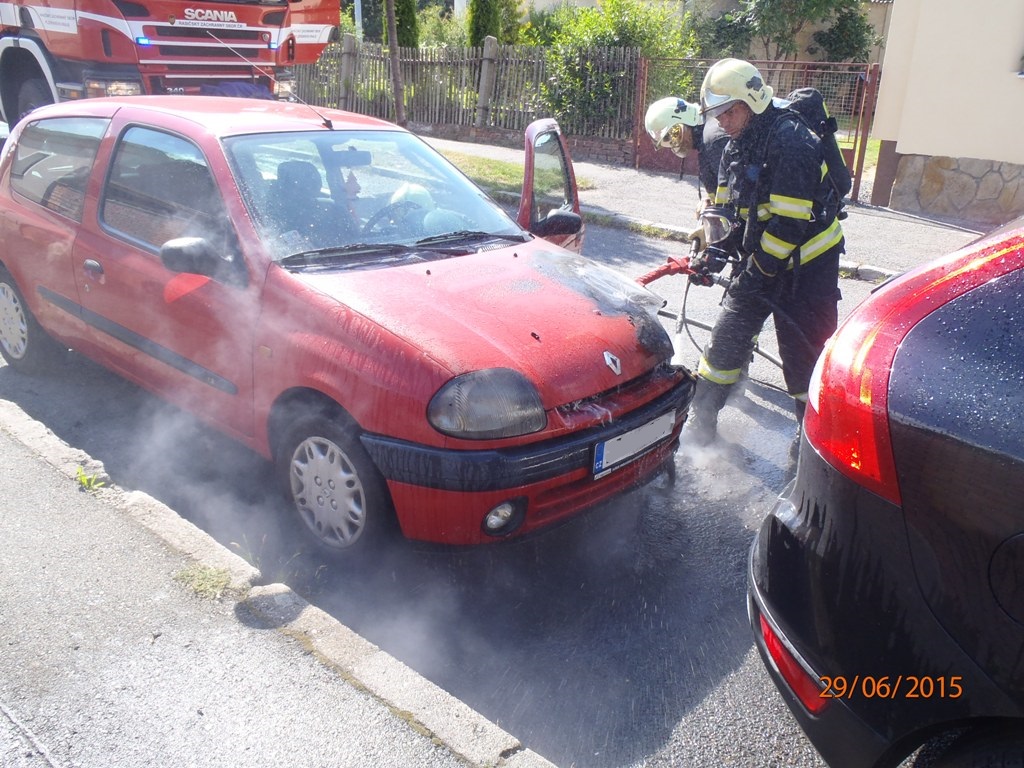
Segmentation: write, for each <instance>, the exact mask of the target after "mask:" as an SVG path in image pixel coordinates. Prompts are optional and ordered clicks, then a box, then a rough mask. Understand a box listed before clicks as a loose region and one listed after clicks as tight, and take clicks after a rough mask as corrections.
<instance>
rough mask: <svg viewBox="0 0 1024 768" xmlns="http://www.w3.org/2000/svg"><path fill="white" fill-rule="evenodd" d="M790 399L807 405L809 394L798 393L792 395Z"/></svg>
mask: <svg viewBox="0 0 1024 768" xmlns="http://www.w3.org/2000/svg"><path fill="white" fill-rule="evenodd" d="M790 397H792V398H793V399H794V400H796V401H797V402H798V403H806V402H807V393H806V392H797V393H796V394H795V395H790Z"/></svg>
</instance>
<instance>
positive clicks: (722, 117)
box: [687, 59, 845, 455]
mask: <svg viewBox="0 0 1024 768" xmlns="http://www.w3.org/2000/svg"><path fill="white" fill-rule="evenodd" d="M772 96H773V91H772V87H771V86H770V85H768V84H767V83H765V82H764V79H763V78H762V77H761V73H760V72H759V71H758V70H757V68H756V67H755V66H753V65H752V64H751V63H750V62H747V61H742V60H740V59H722V60H721V61H718V62H716V63H715V64H714V65H713V66H712V67H711V68H710V69H709V70H708V72H707V75H706V76H705V78H704V82H703V84H702V86H701V90H700V98H701V114H702V116H703V117H704V118H705V119H709V118H712V117H713V118H715V119H717V120H718V122H719V124H720V125H721V126H722V128H723V129H724V130H725V132H726V133H727V134H728V135H729V137H730V141H729V143H728V145H727V146H726V148H725V151H724V153H723V155H722V161H721V164H720V166H719V171H718V181H717V184H716V189H715V194H714V203H715V207H716V209H721V210H725V211H729V212H731V214H732V216H733V220H734V225H733V229H732V233H731V235H730V237H729V238H727V239H726V240H725V241H724V242H722V243H720V246H721V247H722V248H723V249H725V250H727V251H729V252H730V253H731V254H732V255H734V256H736V257H737V258H738V259H739V265H738V268H737V272H736V273H735V277H734V279H733V280H732V282H731V284H730V286H729V288H728V290H727V292H726V296H725V299H724V300H723V303H722V310H721V312H720V313H719V316H718V319H717V320H716V322H715V326H714V329H713V330H712V333H711V341H710V343H709V344H708V346H707V347H706V348H705V349H704V354H703V355H702V356H701V359H700V363H699V365H698V368H697V374H698V385H697V393H696V395H695V397H694V401H693V405H692V410H691V418H690V420H689V421H690V424H689V425H688V427H687V434H688V436H689V439H690V441H691V442H692V443H696V444H707V443H710V442H711V441H712V440H714V439H715V436H716V432H717V426H718V413H719V411H720V410H721V409H722V407H723V406H724V405H725V402H726V399H727V398H728V396H729V393H730V391H731V389H732V386H733V385H734V384H735V383H736V382H737V380H738V379H739V377H740V375H741V372H742V370H743V368H744V364H745V363H746V362H748V361H749V359H750V356H751V353H752V350H753V344H754V340H755V339H756V337H757V335H758V334H759V333H760V331H761V327H762V326H763V324H764V322H765V320H767V318H768V317H769V316H772V317H773V318H774V321H775V329H776V335H777V338H778V343H779V355H780V357H781V359H782V363H783V376H784V378H785V381H786V388H787V390H788V391H789V394H790V395H791V396H792V397H793V402H794V411H795V412H796V415H797V421H798V424H799V423H800V422H802V419H803V412H804V408H805V405H806V402H807V388H808V385H809V383H810V377H811V372H812V370H813V368H814V363H815V361H816V360H817V357H818V355H819V353H820V352H821V350H822V349H823V347H824V345H825V342H826V341H827V340H828V338H829V336H831V334H832V332H833V331H835V329H836V325H837V321H838V301H839V287H838V285H839V257H840V254H841V253H842V252H843V250H844V247H845V241H844V238H843V231H842V228H841V227H840V224H839V219H838V217H837V213H838V211H839V204H840V200H839V199H838V195H837V194H836V192H835V190H834V188H833V187H832V186H831V184H830V183H829V182H828V181H827V179H826V173H825V171H826V169H827V166H826V164H825V160H824V156H823V150H822V147H821V142H820V140H819V139H818V137H817V135H815V133H814V132H813V131H812V130H811V129H810V128H809V127H808V126H807V125H806V124H805V123H804V122H803V121H802V120H800V119H799V118H798V117H797V116H796V115H795V114H794V113H793V112H791V111H790V110H787V109H785V108H783V107H784V104H783V105H779V104H776V103H774V102H773V98H772ZM797 437H798V439H799V430H798V432H797ZM797 445H798V443H796V442H795V443H794V448H795V447H796V446H797ZM791 455H794V454H793V453H791Z"/></svg>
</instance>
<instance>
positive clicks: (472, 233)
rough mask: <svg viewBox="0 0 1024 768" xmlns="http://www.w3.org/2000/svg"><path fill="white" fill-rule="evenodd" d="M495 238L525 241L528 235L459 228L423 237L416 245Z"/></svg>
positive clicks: (518, 241)
mask: <svg viewBox="0 0 1024 768" xmlns="http://www.w3.org/2000/svg"><path fill="white" fill-rule="evenodd" d="M471 237H472V238H484V237H488V238H495V239H497V240H511V241H513V242H516V243H525V242H526V240H527V238H528V237H529V235H526V234H524V233H522V232H515V233H502V232H483V231H481V230H478V229H460V230H458V231H457V232H445V233H443V234H440V235H432V236H430V237H424V238H423V239H422V240H417V241H416V245H431V244H434V243H448V242H455V241H458V240H468V239H469V238H471Z"/></svg>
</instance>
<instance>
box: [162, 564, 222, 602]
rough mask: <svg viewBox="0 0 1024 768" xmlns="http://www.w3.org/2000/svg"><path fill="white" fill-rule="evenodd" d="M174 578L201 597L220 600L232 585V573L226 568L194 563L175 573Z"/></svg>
mask: <svg viewBox="0 0 1024 768" xmlns="http://www.w3.org/2000/svg"><path fill="white" fill-rule="evenodd" d="M174 580H175V581H177V582H179V583H181V584H184V585H185V586H186V587H188V588H189V589H191V590H192V591H193V592H195V593H196V594H197V595H199V597H203V598H206V599H209V600H219V599H220V597H221V596H222V595H223V594H224V593H225V592H226V591H227V590H228V587H230V586H231V574H230V573H228V571H227V570H226V569H224V568H211V567H210V566H208V565H200V564H199V563H193V564H192V565H190V566H188V567H187V568H184V569H182V570H180V571H178V572H177V573H176V574H174Z"/></svg>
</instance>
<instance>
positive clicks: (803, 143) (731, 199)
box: [715, 105, 843, 275]
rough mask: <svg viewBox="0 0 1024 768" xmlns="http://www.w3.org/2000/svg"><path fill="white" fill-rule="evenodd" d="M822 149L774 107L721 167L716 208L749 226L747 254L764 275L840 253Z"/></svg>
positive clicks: (755, 119)
mask: <svg viewBox="0 0 1024 768" xmlns="http://www.w3.org/2000/svg"><path fill="white" fill-rule="evenodd" d="M827 170H828V169H827V166H826V164H825V160H824V152H823V150H822V147H821V141H820V140H819V139H818V137H817V136H816V135H815V134H814V132H813V131H811V129H810V128H808V127H807V126H806V125H805V124H804V123H803V122H802V121H801V120H800V119H799V118H798V117H796V116H795V115H793V114H792V113H790V112H789V111H788V110H784V109H779V108H777V107H775V106H774V105H772V106H769V107H768V108H767V109H766V110H765V111H764V112H763V113H761V114H760V115H752V116H751V118H750V122H749V124H748V125H747V127H746V129H745V130H744V131H743V133H742V134H740V136H739V137H737V138H734V139H732V140H731V141H730V142H729V144H728V146H727V147H726V149H725V152H724V153H723V155H722V162H721V164H720V166H719V173H718V189H717V191H716V195H715V202H716V204H719V205H726V204H732V205H733V206H734V207H735V208H736V211H737V213H738V215H739V216H740V218H741V219H742V220H743V221H744V222H745V227H744V235H743V245H742V251H743V253H744V254H745V255H750V256H751V257H752V258H753V259H754V263H755V265H756V266H757V267H758V269H760V270H761V271H762V272H764V273H766V274H770V275H771V274H775V273H776V272H778V271H779V270H780V269H791V268H792V267H793V262H794V261H795V258H794V259H791V258H790V257H791V256H796V254H799V263H800V264H806V263H807V262H809V261H811V260H812V259H814V258H815V257H817V256H820V255H821V254H823V253H825V252H827V251H829V250H831V249H833V248H836V247H838V246H841V245H842V243H843V231H842V227H841V226H840V224H839V219H838V218H837V216H836V214H837V213H838V209H839V200H838V195H837V194H836V192H835V190H834V188H833V186H832V184H831V182H830V181H829V180H828V178H827Z"/></svg>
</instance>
